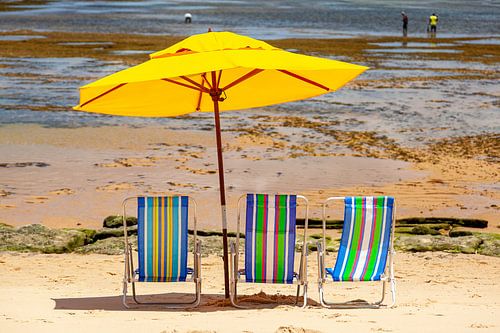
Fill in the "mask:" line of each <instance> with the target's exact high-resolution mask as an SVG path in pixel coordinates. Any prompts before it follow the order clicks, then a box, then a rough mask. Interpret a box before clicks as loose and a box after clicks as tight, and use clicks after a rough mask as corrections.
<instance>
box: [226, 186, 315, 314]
mask: <svg viewBox="0 0 500 333" xmlns="http://www.w3.org/2000/svg"><path fill="white" fill-rule="evenodd" d="M297 199H301V201H303V202H304V204H305V215H306V216H305V225H304V236H303V240H302V241H303V244H306V233H307V223H308V222H307V214H308V201H307V199H306V198H305V197H303V196H300V195H286V194H276V195H269V194H253V193H251V194H246V195H243V196H241V197H240V200H239V201H238V220H237V223H238V224H237V230H236V232H237V239H236V242H232V243H231V259H230V264H231V268H230V274H231V275H230V284H231V286H230V299H231V304H232V305H233V306H235V307H242V306H241V305H240V304H239V303H238V299H237V284H238V282H247V283H273V284H294V283H296V284H297V295H296V300H295V303H296V304H298V301H299V294H300V288H301V287H303V303H302V307H305V306H306V305H307V246H306V245H304V246H303V247H302V253H301V254H302V255H301V258H300V264H299V268H298V270H297V271H295V244H296V236H297V235H296V213H297ZM243 203H244V206H245V209H244V216H245V220H246V223H245V247H244V253H245V256H244V259H245V264H244V268H243V269H238V257H239V253H240V250H239V234H240V220H241V215H242V214H241V211H242V206H243Z"/></svg>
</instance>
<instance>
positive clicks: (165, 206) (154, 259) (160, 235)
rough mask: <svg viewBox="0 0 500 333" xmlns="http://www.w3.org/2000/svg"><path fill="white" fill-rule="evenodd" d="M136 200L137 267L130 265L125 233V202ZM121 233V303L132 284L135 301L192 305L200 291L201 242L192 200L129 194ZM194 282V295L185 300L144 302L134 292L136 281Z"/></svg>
mask: <svg viewBox="0 0 500 333" xmlns="http://www.w3.org/2000/svg"><path fill="white" fill-rule="evenodd" d="M133 200H136V202H137V249H138V256H137V257H138V259H137V261H138V268H137V269H134V260H133V255H132V245H131V244H130V242H129V238H128V237H127V223H126V219H127V212H126V206H127V203H129V202H131V201H133ZM190 203H192V205H191V207H192V209H191V211H192V213H193V218H192V220H193V226H194V232H193V233H194V250H193V256H194V266H193V268H188V220H189V218H188V213H189V210H190V209H189V207H190ZM123 227H124V234H125V274H124V279H123V305H124V306H125V307H127V308H128V307H129V305H128V303H127V287H128V284H129V283H130V284H132V298H133V301H134V302H135V303H136V304H162V305H168V306H171V307H195V306H198V305H199V303H200V293H201V274H200V273H201V272H200V267H201V262H200V260H201V259H200V258H201V253H200V251H201V243H200V240H198V239H196V202H195V201H194V199H192V198H190V197H188V196H164V197H129V198H127V199H125V200H124V202H123ZM186 281H192V282H194V283H195V295H194V299H193V300H192V301H188V302H177V303H176V302H146V301H142V300H141V301H139V299H138V296H137V295H136V286H135V284H136V282H186Z"/></svg>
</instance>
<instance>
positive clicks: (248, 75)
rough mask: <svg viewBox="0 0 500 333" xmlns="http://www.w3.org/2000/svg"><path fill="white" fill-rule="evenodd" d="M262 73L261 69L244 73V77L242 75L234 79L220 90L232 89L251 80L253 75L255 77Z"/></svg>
mask: <svg viewBox="0 0 500 333" xmlns="http://www.w3.org/2000/svg"><path fill="white" fill-rule="evenodd" d="M262 71H264V70H263V69H258V68H257V69H254V70H252V71H250V72H248V73H246V74H245V75H243V76H242V77H240V78H239V79H236V80H234V81H233V82H231V83H230V84H228V85H227V86H225V87H224V88H222V90H227V89H229V88H232V87H234V86H235V85H237V84H239V83H241V82H243V81H245V80H248V79H249V78H251V77H252V76H254V75H257V74H259V73H260V72H262Z"/></svg>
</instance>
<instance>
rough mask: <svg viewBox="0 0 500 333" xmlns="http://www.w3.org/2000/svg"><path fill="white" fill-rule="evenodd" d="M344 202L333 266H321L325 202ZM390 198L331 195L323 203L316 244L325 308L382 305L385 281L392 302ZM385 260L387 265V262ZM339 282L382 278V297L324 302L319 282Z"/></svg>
mask: <svg viewBox="0 0 500 333" xmlns="http://www.w3.org/2000/svg"><path fill="white" fill-rule="evenodd" d="M335 200H342V201H344V226H343V230H342V238H341V240H340V248H339V251H338V256H337V261H336V263H335V266H334V267H333V268H328V267H326V266H325V254H326V251H325V249H326V247H325V243H326V241H325V231H326V210H327V207H328V204H329V203H331V202H333V201H335ZM394 216H395V202H394V198H392V197H387V196H378V197H331V198H328V199H327V200H326V201H325V202H324V203H323V240H322V241H321V242H320V243H318V269H319V280H318V287H319V298H320V302H321V304H322V305H323V306H325V307H349V308H356V307H367V308H378V307H381V306H383V305H382V304H383V301H384V298H385V287H386V282H390V283H391V294H392V303H391V304H389V305H388V306H389V307H390V306H392V305H394V303H395V302H396V289H395V280H394V265H393V255H394V247H393V238H394V224H395V223H394ZM388 259H389V265H387V261H388ZM329 277H330V278H331V280H333V281H334V282H342V281H350V282H355V281H382V282H383V288H382V298H381V300H380V301H378V302H375V303H368V302H366V301H364V300H357V301H349V302H343V303H332V302H327V301H326V300H325V299H324V292H323V285H324V284H325V283H326V282H327V280H328V278H329Z"/></svg>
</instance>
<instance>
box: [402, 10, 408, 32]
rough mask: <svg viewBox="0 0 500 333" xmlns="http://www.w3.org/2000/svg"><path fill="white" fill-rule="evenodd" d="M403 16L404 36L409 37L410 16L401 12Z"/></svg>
mask: <svg viewBox="0 0 500 333" xmlns="http://www.w3.org/2000/svg"><path fill="white" fill-rule="evenodd" d="M401 16H402V19H403V36H405V37H406V36H407V35H408V15H406V13H405V12H401Z"/></svg>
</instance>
